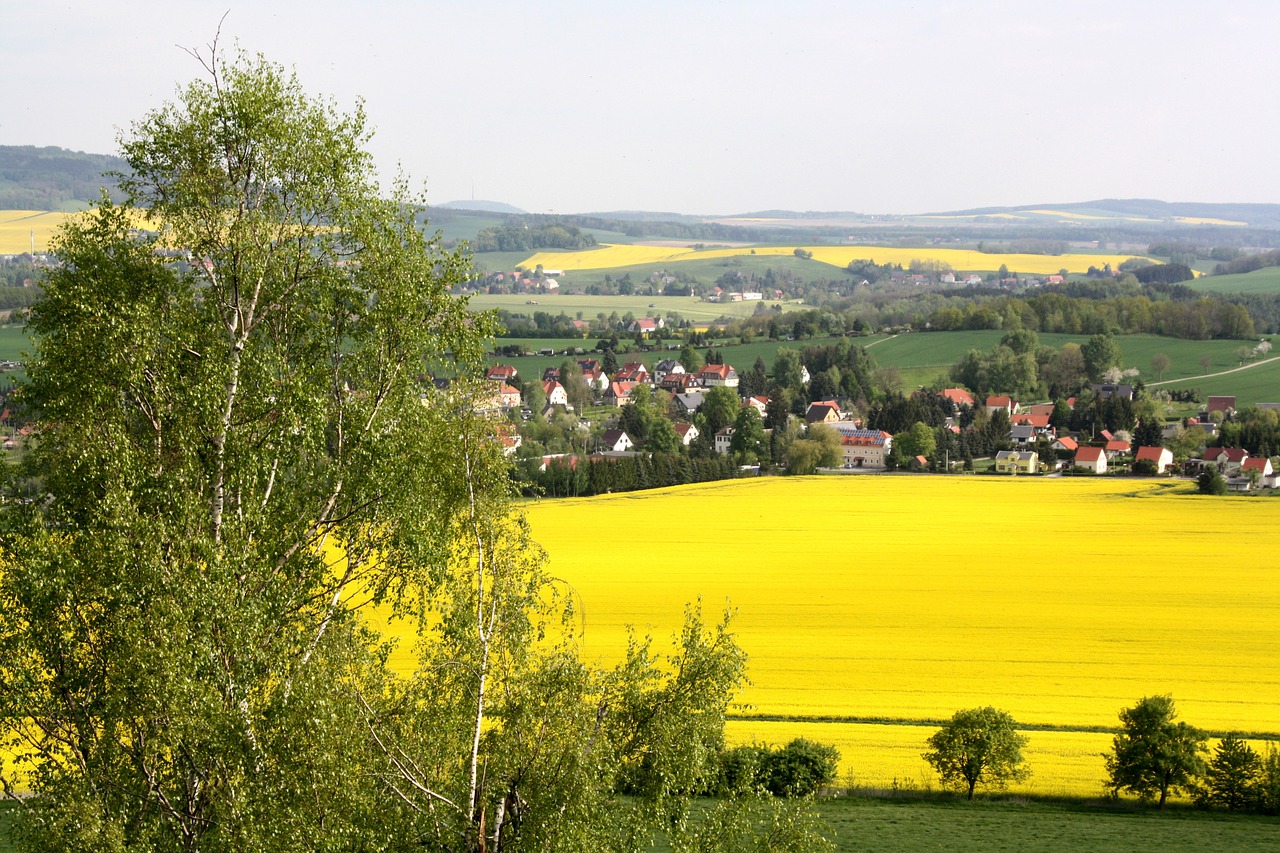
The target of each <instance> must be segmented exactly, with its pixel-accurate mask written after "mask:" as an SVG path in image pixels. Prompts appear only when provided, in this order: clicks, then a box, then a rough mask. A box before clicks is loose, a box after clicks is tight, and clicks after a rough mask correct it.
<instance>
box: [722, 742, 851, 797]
mask: <svg viewBox="0 0 1280 853" xmlns="http://www.w3.org/2000/svg"><path fill="white" fill-rule="evenodd" d="M839 765H840V751H839V750H838V749H836V748H835V747H834V746H828V745H826V744H822V743H815V742H814V741H811V740H805V739H804V738H796V739H795V740H793V741H791V742H790V743H789V744H787V745H786V746H784V747H782V748H780V749H774V748H772V747H767V746H758V745H751V746H739V747H735V748H733V749H730V750H725V751H724V752H723V753H721V755H720V774H719V783H718V785H717V788H718V793H721V794H740V793H745V792H748V791H753V790H763V791H767V792H769V793H770V794H772V795H774V796H775V797H807V796H810V795H812V794H815V793H817V791H818V789H819V788H821V787H822V786H823V785H827V784H830V783H831V782H832V781H834V780H835V778H836V772H837V770H838V769H839Z"/></svg>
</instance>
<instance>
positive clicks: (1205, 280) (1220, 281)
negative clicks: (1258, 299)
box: [1187, 267, 1280, 294]
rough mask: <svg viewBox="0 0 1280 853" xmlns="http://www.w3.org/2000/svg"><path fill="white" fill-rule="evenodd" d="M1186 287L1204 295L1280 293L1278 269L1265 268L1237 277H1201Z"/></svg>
mask: <svg viewBox="0 0 1280 853" xmlns="http://www.w3.org/2000/svg"><path fill="white" fill-rule="evenodd" d="M1187 285H1188V286H1190V287H1193V288H1195V289H1196V290H1200V291H1204V292H1205V293H1262V294H1275V293H1280V267H1266V268H1264V269H1260V270H1254V271H1253V272H1247V273H1240V274H1238V275H1210V276H1201V277H1200V278H1198V279H1196V280H1195V281H1193V282H1192V281H1189V282H1187Z"/></svg>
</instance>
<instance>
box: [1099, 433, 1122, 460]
mask: <svg viewBox="0 0 1280 853" xmlns="http://www.w3.org/2000/svg"><path fill="white" fill-rule="evenodd" d="M1102 449H1103V450H1104V451H1106V454H1107V460H1108V461H1111V462H1114V461H1115V459H1116V457H1118V456H1124V455H1125V454H1127V453H1128V452H1129V442H1127V441H1125V440H1124V439H1121V438H1112V439H1108V440H1107V443H1106V444H1105V445H1103V447H1102Z"/></svg>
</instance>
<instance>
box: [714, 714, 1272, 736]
mask: <svg viewBox="0 0 1280 853" xmlns="http://www.w3.org/2000/svg"><path fill="white" fill-rule="evenodd" d="M725 719H726V720H728V721H732V722H744V723H819V724H829V725H861V726H904V727H913V728H939V727H941V726H943V725H945V724H946V723H947V722H948V720H946V719H941V718H939V719H930V718H927V717H926V718H920V719H899V718H895V717H862V716H837V715H830V716H824V715H814V716H801V715H798V714H797V715H791V714H732V713H730V714H726V715H725ZM1017 728H1018V731H1024V732H1081V733H1085V734H1110V735H1114V734H1119V733H1120V731H1121V729H1120V727H1119V726H1085V725H1072V724H1070V723H1018V724H1017ZM1202 731H1204V733H1205V734H1207V735H1208V736H1209V737H1214V738H1220V737H1224V736H1226V735H1229V734H1234V735H1236V736H1237V737H1242V738H1245V739H1246V740H1265V741H1280V732H1243V731H1238V730H1235V729H1202Z"/></svg>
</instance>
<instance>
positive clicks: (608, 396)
mask: <svg viewBox="0 0 1280 853" xmlns="http://www.w3.org/2000/svg"><path fill="white" fill-rule="evenodd" d="M635 387H636V383H634V382H610V383H609V387H608V388H607V389H606V390H605V392H604V404H605V405H606V406H625V405H627V404H628V403H630V402H631V392H632V391H633V390H635Z"/></svg>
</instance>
